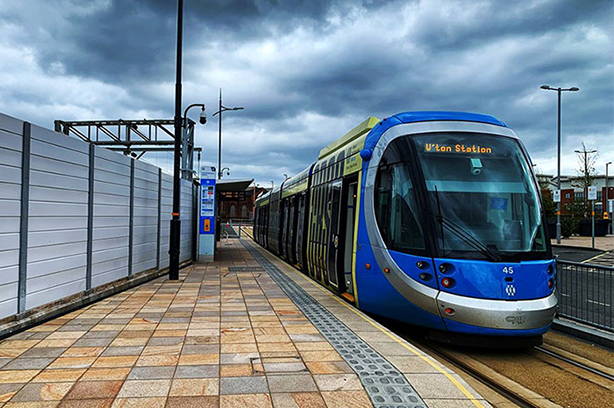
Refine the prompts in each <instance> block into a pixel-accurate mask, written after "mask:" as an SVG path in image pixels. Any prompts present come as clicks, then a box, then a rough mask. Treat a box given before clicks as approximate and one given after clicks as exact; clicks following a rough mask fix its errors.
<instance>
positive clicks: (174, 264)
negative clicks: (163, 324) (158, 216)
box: [169, 0, 183, 280]
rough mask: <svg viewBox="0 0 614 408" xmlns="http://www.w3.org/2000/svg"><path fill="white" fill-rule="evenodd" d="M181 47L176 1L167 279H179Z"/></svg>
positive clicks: (180, 12)
mask: <svg viewBox="0 0 614 408" xmlns="http://www.w3.org/2000/svg"><path fill="white" fill-rule="evenodd" d="M182 46H183V0H178V1H177V78H176V81H175V118H174V120H175V152H174V157H173V161H174V166H173V213H172V216H173V218H172V219H171V231H170V233H171V234H170V242H169V255H170V259H169V260H170V264H169V279H170V280H178V279H179V248H180V242H179V237H180V231H181V220H180V217H179V208H180V198H181V197H180V195H181V169H180V159H181V158H180V155H181V139H182V137H181V132H182V127H183V126H182V120H181V58H182Z"/></svg>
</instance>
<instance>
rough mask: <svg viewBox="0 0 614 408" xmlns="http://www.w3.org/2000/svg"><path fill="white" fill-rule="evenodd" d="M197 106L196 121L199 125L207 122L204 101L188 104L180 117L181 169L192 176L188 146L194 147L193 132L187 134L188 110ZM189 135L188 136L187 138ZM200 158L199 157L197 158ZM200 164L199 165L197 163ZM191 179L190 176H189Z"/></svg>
mask: <svg viewBox="0 0 614 408" xmlns="http://www.w3.org/2000/svg"><path fill="white" fill-rule="evenodd" d="M196 107H199V108H200V115H199V118H198V121H199V122H200V124H201V125H204V124H205V123H207V114H206V113H205V104H204V103H193V104H191V105H188V107H187V108H185V110H184V111H183V118H182V122H183V139H182V141H183V142H182V144H183V145H182V149H183V151H182V154H181V155H182V159H183V169H182V171H185V174H191V175H192V176H191V177H193V174H194V173H193V167H194V166H193V164H192V162H193V158H192V157H188V156H189V155H190V146H191V147H192V148H193V147H194V132H191V133H190V134H188V111H189V110H190V109H192V108H196ZM188 137H189V138H188ZM198 156H199V158H200V152H199V153H198ZM199 160H200V159H199ZM199 166H200V165H199ZM190 179H191V178H190Z"/></svg>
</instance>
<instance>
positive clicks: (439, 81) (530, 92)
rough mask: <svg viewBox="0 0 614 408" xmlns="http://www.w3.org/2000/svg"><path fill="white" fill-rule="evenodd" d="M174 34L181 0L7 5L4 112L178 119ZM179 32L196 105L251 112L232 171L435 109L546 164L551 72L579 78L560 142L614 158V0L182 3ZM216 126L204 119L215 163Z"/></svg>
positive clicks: (304, 161) (232, 152) (268, 171)
mask: <svg viewBox="0 0 614 408" xmlns="http://www.w3.org/2000/svg"><path fill="white" fill-rule="evenodd" d="M175 30H176V2H175V1H170V0H155V1H154V0H150V1H143V0H92V1H87V2H84V1H82V0H48V1H37V0H25V1H23V2H11V3H5V6H4V7H3V9H2V10H0V59H1V60H2V61H0V93H1V94H2V98H0V111H2V112H6V113H9V114H14V115H17V116H20V117H23V118H25V119H31V120H35V121H39V122H41V123H42V124H47V125H48V126H50V125H51V123H52V121H53V120H54V119H58V118H62V119H96V118H99V119H103V118H105V119H106V118H118V117H124V118H127V117H137V118H141V117H171V116H172V114H173V103H174V101H173V96H174V88H173V86H174V85H173V84H174V75H175V41H176V37H175V34H176V33H175ZM184 39H185V47H184V76H183V78H184V102H185V104H187V103H190V102H201V101H204V102H206V103H207V105H208V111H209V112H210V114H211V113H213V112H214V111H215V109H216V107H217V93H218V88H220V87H222V88H223V89H224V103H225V104H226V105H229V106H234V105H242V106H245V108H246V109H245V110H244V111H240V112H232V113H229V114H227V115H224V164H225V165H229V166H230V167H231V168H233V169H234V170H233V176H237V177H244V176H250V175H254V176H255V177H257V178H259V179H260V178H262V179H264V180H266V179H271V178H273V179H275V180H279V179H281V177H282V176H281V174H283V173H284V172H289V173H292V172H296V171H299V170H301V169H302V168H304V167H305V166H306V165H308V164H309V162H311V161H313V160H315V159H316V157H317V154H318V152H319V150H320V149H321V148H322V147H323V146H324V145H326V144H328V143H330V142H331V141H333V140H334V139H336V138H337V137H339V136H341V135H342V134H343V133H345V132H346V131H347V130H349V129H351V128H352V127H353V126H355V125H356V124H357V123H359V122H360V121H362V120H363V119H364V118H365V117H367V116H370V115H373V116H378V117H384V116H388V115H391V114H394V113H398V112H401V111H406V110H431V109H442V110H463V111H474V112H481V113H488V114H492V115H494V116H497V117H498V118H499V119H501V120H503V121H505V122H506V123H508V124H509V125H510V126H511V127H513V128H514V129H515V130H516V131H517V132H518V133H519V135H520V136H521V138H523V140H524V141H525V144H526V145H527V147H528V149H529V152H530V153H531V154H532V155H533V158H534V160H535V161H536V162H537V163H538V165H539V167H540V168H541V169H543V170H546V171H549V170H552V169H553V168H554V160H553V159H554V157H555V156H554V155H555V150H554V144H553V139H552V136H553V132H554V131H555V127H556V94H555V93H552V92H545V91H541V90H539V86H540V85H541V84H544V83H547V84H550V85H553V86H559V85H560V86H579V87H580V88H581V91H580V92H578V93H574V94H566V95H565V96H564V101H563V103H564V105H563V106H564V114H563V124H564V134H565V137H564V141H565V144H564V148H566V149H567V150H568V151H572V150H573V149H574V148H577V147H578V146H575V145H576V144H579V143H580V142H581V141H586V142H587V144H591V143H592V144H594V145H595V146H594V147H599V148H600V149H601V150H603V151H602V154H601V157H602V158H603V159H604V160H606V159H607V158H609V159H608V160H611V159H612V156H614V150H613V148H612V143H611V140H612V137H614V81H613V78H614V47H613V44H614V5H613V3H612V2H611V1H609V0H602V1H588V2H587V1H579V0H578V1H556V0H543V1H528V0H527V1H517V2H500V1H494V0H491V1H486V0H483V1H472V2H466V1H434V0H422V1H417V0H416V1H387V2H382V1H363V2H358V1H351V0H347V1H342V0H339V1H299V0H293V1H282V0H278V1H274V0H253V1H248V0H236V1H233V0H212V1H196V0H187V1H185V30H184ZM211 122H213V123H211ZM215 124H216V123H215V120H213V121H210V123H209V124H208V125H207V126H205V127H199V128H198V130H197V142H198V143H200V144H202V145H203V146H205V150H206V152H207V153H206V155H207V157H206V160H207V161H213V162H216V161H217V160H216V158H215V154H213V153H214V152H215V151H216V146H217V130H216V126H215ZM589 147H591V146H589ZM156 160H158V162H159V164H163V163H165V162H168V161H170V157H169V156H168V155H161V157H159V158H156ZM204 160H205V159H204ZM606 161H607V160H606ZM572 169H573V164H572V165H570V168H569V171H572Z"/></svg>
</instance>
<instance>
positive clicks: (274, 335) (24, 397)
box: [0, 239, 489, 408]
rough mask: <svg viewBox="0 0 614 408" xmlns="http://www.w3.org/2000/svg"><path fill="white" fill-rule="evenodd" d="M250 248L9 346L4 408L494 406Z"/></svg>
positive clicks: (1, 365) (2, 355) (224, 247)
mask: <svg viewBox="0 0 614 408" xmlns="http://www.w3.org/2000/svg"><path fill="white" fill-rule="evenodd" d="M250 242H251V241H248V240H239V239H228V240H223V242H222V243H221V245H220V260H219V261H217V262H215V263H210V264H197V265H194V266H191V267H188V268H185V269H183V270H182V273H181V279H180V281H178V282H177V281H175V282H173V281H168V280H167V279H166V278H159V279H157V280H154V281H151V282H149V283H146V284H143V285H141V286H138V287H136V288H133V289H130V290H127V291H125V292H122V293H120V294H117V295H114V296H112V297H109V298H107V299H105V300H102V301H99V302H97V303H95V304H93V305H90V306H88V307H85V308H83V309H80V310H77V311H75V312H72V313H70V314H68V315H65V316H63V317H60V318H56V319H54V320H51V321H49V322H47V323H45V324H42V325H40V326H36V327H34V328H31V329H29V330H27V331H25V332H22V333H18V334H16V335H14V336H12V337H9V338H7V339H5V340H3V341H2V343H1V344H0V406H2V407H6V408H9V407H55V406H60V407H111V406H113V407H140V406H143V407H147V408H156V407H165V406H166V407H223V408H239V407H259V408H266V407H275V408H286V407H288V408H290V407H292V408H297V407H300V408H319V407H322V408H324V407H330V408H341V407H348V408H361V407H371V406H376V407H392V406H394V407H395V408H397V407H424V406H428V407H488V406H489V404H488V403H487V402H485V401H484V400H483V399H482V398H481V397H480V396H479V395H478V394H477V393H476V392H475V391H474V390H472V389H471V388H470V387H469V386H468V385H467V384H466V383H465V382H464V381H463V380H462V379H461V378H460V377H459V376H458V375H456V374H454V373H453V372H452V371H450V370H449V369H447V368H445V367H442V366H441V365H440V364H439V363H438V362H436V361H435V360H433V359H431V358H430V357H428V356H426V355H425V354H424V353H423V352H421V351H420V350H419V349H418V348H417V347H416V346H414V345H412V344H410V343H408V342H406V341H405V340H403V339H401V338H399V337H397V336H396V335H395V334H393V333H391V332H389V331H388V330H387V329H385V328H383V327H382V326H381V325H379V324H378V323H376V322H374V321H373V320H372V319H370V318H369V317H367V316H365V315H364V314H363V313H361V312H360V311H358V310H356V309H354V308H353V307H351V306H349V305H348V304H346V303H345V302H343V301H342V300H341V299H339V298H337V297H335V296H334V295H332V294H331V293H330V292H328V291H326V290H325V289H323V288H322V287H320V286H318V285H317V284H315V283H314V282H313V281H311V280H309V279H308V278H306V277H305V276H304V275H302V274H301V273H300V272H298V271H296V270H295V269H293V268H291V267H290V266H288V265H286V264H285V263H283V262H282V261H280V260H278V259H276V258H274V257H272V256H270V255H269V254H267V253H266V252H265V251H263V250H262V249H260V248H257V247H256V246H255V244H253V243H250Z"/></svg>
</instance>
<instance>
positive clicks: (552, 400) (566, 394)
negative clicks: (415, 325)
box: [397, 332, 614, 408]
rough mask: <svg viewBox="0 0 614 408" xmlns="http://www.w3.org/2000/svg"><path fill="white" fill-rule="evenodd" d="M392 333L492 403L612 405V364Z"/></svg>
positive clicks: (551, 349)
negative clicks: (444, 367) (450, 342)
mask: <svg viewBox="0 0 614 408" xmlns="http://www.w3.org/2000/svg"><path fill="white" fill-rule="evenodd" d="M397 334H399V335H401V336H402V337H404V338H406V339H407V340H409V341H411V342H413V343H415V344H417V345H418V346H419V347H421V348H422V349H423V350H424V351H425V352H427V353H429V354H430V355H431V356H433V357H434V358H436V359H439V360H440V361H442V362H443V363H444V364H447V365H448V366H449V367H451V368H453V369H454V370H455V371H456V372H457V373H458V374H459V375H461V377H463V378H464V379H465V380H466V381H468V382H469V383H470V385H472V386H473V387H474V388H476V390H477V391H478V392H480V393H481V394H482V396H483V397H484V398H486V400H487V401H488V402H489V403H491V405H493V406H494V407H498V406H501V407H508V406H510V403H512V404H514V405H516V406H519V407H538V408H556V407H574V408H575V407H579V408H582V407H604V408H605V407H614V375H613V374H614V368H611V367H609V366H604V365H602V364H601V363H598V362H596V361H593V360H590V359H587V358H585V357H582V356H580V355H577V354H574V353H572V352H568V351H566V350H561V349H558V348H557V347H555V346H552V345H550V344H547V343H546V344H544V345H542V346H535V347H533V348H529V349H525V350H481V349H468V348H459V347H454V346H449V345H443V344H438V343H433V342H432V341H428V340H425V339H423V338H416V336H413V335H404V334H403V333H398V332H397ZM489 394H490V395H489ZM502 400H504V401H505V402H502Z"/></svg>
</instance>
